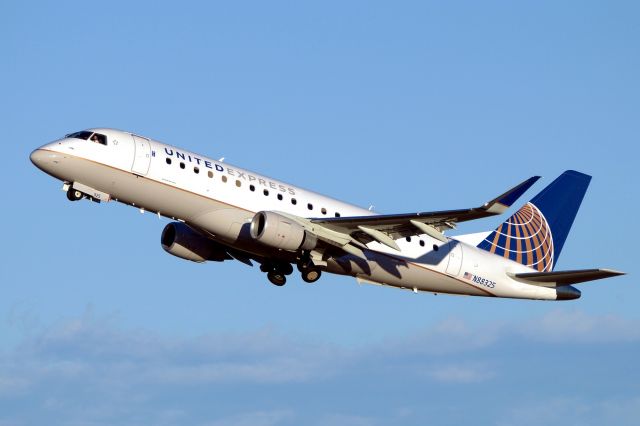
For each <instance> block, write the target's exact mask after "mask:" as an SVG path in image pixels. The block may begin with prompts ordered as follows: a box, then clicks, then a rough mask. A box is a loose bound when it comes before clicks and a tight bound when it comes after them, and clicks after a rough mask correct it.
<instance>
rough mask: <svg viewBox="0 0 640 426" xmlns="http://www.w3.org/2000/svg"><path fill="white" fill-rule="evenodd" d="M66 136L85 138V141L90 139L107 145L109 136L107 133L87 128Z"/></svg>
mask: <svg viewBox="0 0 640 426" xmlns="http://www.w3.org/2000/svg"><path fill="white" fill-rule="evenodd" d="M65 137H67V138H74V139H84V140H85V141H86V140H89V141H91V142H95V143H99V144H102V145H106V144H107V137H106V136H105V135H103V134H100V133H93V132H89V131H87V130H83V131H81V132H75V133H70V134H68V135H67V136H65Z"/></svg>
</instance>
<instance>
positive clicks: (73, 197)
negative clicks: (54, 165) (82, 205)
mask: <svg viewBox="0 0 640 426" xmlns="http://www.w3.org/2000/svg"><path fill="white" fill-rule="evenodd" d="M83 197H84V194H83V193H82V192H80V191H78V190H77V189H73V188H69V190H68V191H67V199H68V200H69V201H78V200H82V198H83Z"/></svg>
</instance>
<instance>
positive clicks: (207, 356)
mask: <svg viewBox="0 0 640 426" xmlns="http://www.w3.org/2000/svg"><path fill="white" fill-rule="evenodd" d="M576 324H577V326H576ZM637 329H638V327H637V323H636V322H634V321H633V320H628V319H623V318H619V317H615V316H591V315H587V314H585V313H580V312H575V311H562V310H557V311H552V312H550V313H548V314H546V315H544V316H541V317H539V318H535V319H532V320H528V321H526V322H514V323H513V324H492V325H490V326H487V325H486V324H482V325H480V324H478V325H476V324H470V323H468V322H465V321H463V320H460V319H455V318H452V319H448V320H445V321H442V322H440V323H438V324H434V325H433V326H431V327H428V328H426V329H425V330H424V331H423V332H421V333H417V334H415V335H412V336H409V337H404V338H402V337H398V338H396V339H393V340H387V341H384V342H383V343H378V344H369V345H365V346H363V347H358V348H355V349H354V348H346V347H339V346H336V345H332V344H329V343H323V342H319V343H318V342H313V341H309V340H308V339H304V338H299V337H290V336H284V335H282V334H279V333H277V332H275V331H274V330H270V329H260V330H256V331H253V332H246V333H237V334H230V333H229V334H209V335H203V336H199V337H196V338H176V337H166V336H159V335H156V334H153V333H148V332H145V331H142V330H122V329H119V328H118V327H115V326H114V324H113V323H112V322H111V321H110V320H108V319H101V318H96V317H95V315H93V314H89V315H85V316H83V317H82V318H79V319H72V320H70V321H66V322H61V323H59V324H56V325H55V326H53V327H51V328H50V329H48V330H45V331H44V332H42V333H41V334H40V335H36V336H33V337H29V338H28V339H27V340H25V341H24V342H23V344H21V345H20V346H19V347H17V348H14V349H13V350H8V351H4V352H2V353H0V411H2V412H0V422H2V420H4V419H18V420H20V419H32V418H36V419H37V420H40V421H24V422H23V423H27V424H38V423H41V422H42V419H49V418H60V419H66V420H69V422H70V423H77V424H88V423H90V424H141V423H154V424H186V423H189V424H207V425H214V426H218V425H227V424H228V425H231V426H237V425H244V424H257V425H261V424H264V425H267V426H270V425H281V424H282V425H288V424H300V423H312V424H313V423H315V422H320V423H318V424H323V425H324V424H331V425H332V424H335V425H357V426H359V425H366V426H368V425H373V424H392V422H391V419H397V418H398V415H397V414H394V413H397V412H398V411H397V410H398V407H399V406H401V407H405V410H406V411H405V417H403V418H404V419H407V420H412V421H417V420H419V419H421V418H422V417H424V415H425V413H426V412H427V411H426V410H425V409H424V407H423V404H424V401H423V400H422V399H421V398H420V397H419V395H421V394H423V393H424V394H431V395H436V396H437V395H438V394H439V391H440V390H441V389H443V388H445V385H446V389H449V390H451V391H455V392H457V393H458V392H466V391H467V389H469V388H473V386H468V385H473V384H481V385H482V386H483V387H485V386H486V387H495V386H501V385H502V386H505V385H506V384H505V383H510V382H509V380H512V378H513V377H517V379H518V381H519V382H522V383H526V381H527V380H531V381H532V382H536V378H534V375H535V374H536V370H535V369H536V368H539V369H541V368H543V369H544V374H545V375H547V376H549V377H555V376H554V375H566V374H565V373H567V372H569V373H572V375H571V377H572V380H578V382H576V383H572V384H569V383H562V382H560V383H554V385H553V386H550V385H549V386H547V383H548V382H547V381H543V382H540V383H537V384H536V386H538V387H542V388H543V389H544V391H545V395H549V398H548V399H546V400H544V401H542V402H541V403H544V410H542V411H540V412H537V411H536V412H533V413H531V414H528V411H527V410H528V409H529V405H528V404H527V403H518V401H517V400H516V398H517V397H518V395H516V394H514V395H513V398H514V401H515V402H514V403H513V404H512V403H511V402H512V401H511V400H510V399H509V398H507V400H506V401H505V404H504V406H505V407H513V408H509V409H508V410H507V411H502V413H501V417H500V421H501V422H502V424H515V423H516V420H517V419H519V418H522V416H526V415H529V416H530V418H532V419H534V420H538V422H539V423H549V424H554V422H557V423H558V424H559V423H561V420H562V419H566V418H567V417H571V416H574V417H575V416H582V415H584V417H585V418H587V417H588V418H589V419H590V418H603V419H614V418H622V419H624V418H625V416H630V415H636V418H637V413H638V411H639V407H640V399H617V400H608V401H606V402H601V401H598V402H597V404H596V405H593V401H592V400H590V399H586V397H583V398H582V399H580V398H578V397H576V398H573V399H572V398H566V397H563V396H562V395H563V394H561V390H562V389H564V390H565V391H566V389H568V388H572V389H575V388H579V386H580V382H579V380H581V377H583V375H582V374H581V373H580V374H576V371H575V369H574V370H571V368H572V367H571V364H565V363H555V362H551V363H549V362H547V361H548V360H547V359H545V358H544V357H547V356H548V355H549V354H550V353H554V349H555V348H556V347H557V346H558V345H564V346H563V351H564V352H563V354H564V356H568V357H571V355H572V353H575V354H579V355H583V354H584V348H583V347H582V346H581V345H582V344H590V345H593V344H596V345H597V344H600V343H603V342H604V343H603V344H601V345H600V346H599V350H601V351H615V350H616V347H620V346H615V345H617V344H623V345H626V346H624V347H625V348H627V349H628V348H629V343H631V344H634V342H639V341H640V339H639V338H638V333H637V331H636V330H637ZM567 342H570V343H572V345H569V346H567V345H566V343H567ZM631 348H632V349H633V348H637V345H636V346H631ZM567 351H568V352H567ZM571 351H575V352H571ZM511 354H517V356H518V357H520V358H518V359H515V358H514V357H513V356H512V355H511ZM609 354H614V355H615V356H618V355H619V354H618V353H615V352H609ZM605 355H606V353H605ZM580 359H581V362H582V364H581V366H580V368H584V369H585V371H589V368H591V363H592V362H593V367H594V368H599V367H600V365H599V363H598V361H597V360H593V361H591V360H590V359H589V358H588V357H584V356H582V357H580ZM539 360H542V361H540V363H538V361H539ZM532 361H533V362H532ZM541 365H544V367H540V366H541ZM523 366H527V368H523ZM567 368H569V371H567ZM538 371H539V372H540V371H542V370H538ZM620 371H622V370H619V371H618V372H617V373H616V374H618V376H617V377H620V374H625V373H620ZM631 371H633V370H631ZM510 378H511V379H510ZM636 379H637V375H636V378H635V379H633V378H632V377H628V378H627V377H626V376H625V377H623V378H622V379H620V378H618V379H617V380H622V383H626V382H625V380H636ZM584 380H585V383H589V382H588V380H589V378H587V377H585V379H584ZM599 380H609V376H608V375H607V376H605V378H604V379H603V378H602V376H599ZM609 385H610V386H611V384H609ZM388 386H391V387H393V386H395V387H393V389H394V390H393V392H396V393H395V394H394V393H391V394H387V390H386V388H387V387H388ZM407 386H408V387H407ZM405 387H407V390H406V392H407V394H406V395H404V394H403V396H402V397H399V394H398V393H397V392H405ZM416 391H418V393H416ZM272 392H273V396H272ZM307 394H308V395H309V397H307V396H306V395H307ZM303 395H304V396H303ZM328 395H329V396H330V397H331V398H336V400H338V399H342V400H344V399H345V398H346V400H349V401H351V399H353V400H354V401H355V402H358V401H359V400H360V405H359V406H360V408H362V401H361V398H363V396H362V395H367V397H368V398H374V399H373V400H372V401H366V402H365V406H368V404H381V405H380V407H384V408H385V409H387V408H388V410H387V411H386V414H380V413H381V408H379V407H376V408H378V410H377V411H376V412H377V413H378V414H377V415H376V416H372V415H370V413H369V412H368V411H367V410H362V409H361V410H360V411H357V410H354V412H349V413H348V414H344V413H343V414H335V413H336V411H335V410H334V407H328V406H326V405H323V404H322V401H323V399H324V398H325V397H326V396H328ZM558 395H560V396H558ZM578 396H579V395H578ZM283 398H284V402H286V403H287V404H289V399H294V400H297V402H298V404H302V406H295V411H292V410H289V409H281V408H279V407H278V406H276V407H275V408H274V404H278V403H280V402H281V401H282V400H283ZM376 398H378V399H377V400H376ZM394 398H396V399H397V400H395V401H396V402H395V405H394V402H393V401H394ZM415 398H418V399H419V403H418V402H416V401H415ZM9 401H14V402H15V401H18V402H21V403H20V404H15V403H13V402H11V403H8V402H9ZM225 401H233V402H234V405H233V406H230V407H229V408H226V407H225ZM239 401H240V402H239ZM301 401H304V402H301ZM382 401H384V403H382ZM3 403H5V405H4V406H3V405H2V404H3ZM387 403H389V405H388V406H386V405H385V404H387ZM590 403H591V404H592V405H589V404H590ZM209 404H213V405H214V406H215V407H217V410H216V413H217V414H218V416H219V418H218V419H216V418H215V417H214V420H213V422H211V421H209V422H208V423H206V421H208V420H210V419H211V417H210V414H211V413H210V412H209V410H207V408H208V406H209ZM427 404H429V403H427ZM434 404H435V402H434ZM307 405H308V406H310V407H316V411H315V412H313V413H312V414H310V413H307V412H306V410H305V407H306V406H307ZM356 405H357V404H356ZM349 406H351V404H350V405H349ZM25 407H32V408H31V409H28V408H25ZM318 407H320V408H318ZM407 407H410V408H407ZM581 407H582V408H581ZM276 408H277V409H276ZM438 410H440V408H439V407H438V406H433V405H432V406H429V408H428V412H429V413H431V414H430V415H433V416H437V415H438V413H439V411H438ZM585 410H586V411H585ZM534 411H535V410H534ZM583 411H584V412H586V413H590V414H589V415H588V416H587V414H584V413H583ZM453 412H455V410H454V411H453ZM36 413H39V416H38V415H36ZM330 413H334V414H330ZM337 413H340V411H337ZM3 416H5V417H3ZM33 416H35V417H33ZM380 416H382V418H381V417H380ZM578 418H579V417H578ZM385 419H386V421H385ZM18 420H16V422H15V423H19V421H18ZM493 420H498V419H496V418H493ZM534 420H532V424H534V423H535V421H534ZM390 422H391V423H390ZM565 426H566V424H565Z"/></svg>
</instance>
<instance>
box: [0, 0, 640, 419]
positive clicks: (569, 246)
mask: <svg viewBox="0 0 640 426" xmlns="http://www.w3.org/2000/svg"><path fill="white" fill-rule="evenodd" d="M639 9H640V8H639V7H638V5H637V4H636V3H635V2H623V1H620V2H618V1H613V2H591V1H587V2H584V1H580V2H578V1H575V2H571V1H567V2H551V1H538V2H520V3H517V4H515V3H513V2H496V1H489V2H464V1H462V2H395V3H386V2H368V1H367V2H364V1H363V2H316V3H311V2H309V3H306V2H305V3H303V2H243V3H229V4H225V3H214V2H202V3H198V2H182V3H180V4H178V3H175V2H159V1H154V2H136V3H135V4H130V3H129V2H120V1H113V2H108V3H104V4H89V3H87V2H68V1H61V2H29V1H25V2H20V3H17V2H5V3H2V4H1V5H0V51H1V52H2V57H3V61H2V65H3V66H2V67H0V89H1V92H0V93H1V94H2V96H1V97H0V117H2V119H1V120H0V123H1V128H2V132H3V141H2V147H3V153H4V158H5V163H4V167H2V168H1V169H0V174H1V176H2V181H3V182H4V196H3V201H2V205H3V206H4V208H5V220H4V226H3V232H2V235H3V241H4V243H3V244H2V245H1V246H0V265H1V269H0V283H1V284H0V292H1V293H0V294H1V296H0V425H5V424H6V425H22V424H25V425H30V424H42V423H43V422H46V423H48V424H61V425H62V424H74V425H75V424H78V425H84V424H92V425H101V424H109V425H113V424H118V425H132V424H148V423H153V424H198V425H231V426H235V425H249V424H250V425H258V426H261V425H267V426H272V425H274V426H276V425H277V426H280V425H294V424H312V425H313V424H318V425H320V424H322V425H391V424H407V425H414V424H415V425H423V424H425V423H426V422H428V421H431V422H434V423H438V424H470V423H472V422H473V423H474V424H475V423H478V422H479V423H484V424H496V425H511V424H518V425H522V424H525V425H526V424H549V425H555V424H562V425H572V424H581V425H584V424H587V425H590V424H593V425H596V424H598V425H599V424H603V423H610V424H620V425H624V424H636V423H637V420H638V418H640V385H638V383H640V372H639V370H638V367H637V362H636V360H637V359H638V356H639V355H640V333H639V332H638V330H640V314H639V312H640V309H638V307H637V306H638V300H639V296H640V291H639V290H638V286H637V282H636V279H635V274H636V271H637V267H636V265H635V252H636V251H637V249H636V246H635V244H633V241H635V240H637V237H638V231H637V225H635V222H634V221H633V220H632V219H633V217H634V216H635V212H636V211H637V210H638V208H639V207H640V206H639V205H638V204H639V203H638V197H637V195H638V190H637V181H638V179H637V167H636V163H637V157H638V150H637V148H636V145H637V141H638V136H639V135H640V131H639V127H638V111H640V101H639V99H640V86H639V84H638V75H640V52H639V50H640V48H639V46H640V43H639V42H640V29H639V28H638V26H637V22H636V21H637V19H636V17H637V16H638V12H640V10H639ZM94 126H107V127H115V128H121V129H125V130H129V131H133V132H136V133H139V134H143V135H147V136H149V137H152V138H155V139H158V140H161V141H164V142H167V143H170V144H174V145H179V146H183V147H185V148H187V149H189V150H192V151H196V152H201V153H203V154H206V155H209V156H212V157H222V156H224V157H226V159H227V160H226V161H228V162H230V163H233V164H237V165H240V166H243V167H246V168H249V169H253V170H256V171H258V172H261V173H264V174H267V175H271V176H274V177H278V178H279V179H282V180H285V181H289V182H293V183H296V184H298V185H300V186H303V187H307V188H310V189H314V190H316V191H318V192H322V193H325V194H327V195H331V196H334V197H336V198H340V199H344V200H350V201H352V202H354V203H355V204H358V205H362V206H365V207H366V206H369V205H370V204H373V205H375V206H376V209H377V210H378V211H380V212H386V213H392V212H410V211H417V210H439V209H447V208H461V207H469V206H472V205H476V204H479V203H481V202H484V201H486V200H487V199H489V198H491V197H493V196H495V195H497V194H498V193H500V192H501V191H503V190H505V189H507V188H508V187H510V186H511V185H513V184H515V183H517V182H519V181H521V180H523V179H525V178H527V177H528V176H531V175H538V174H539V175H542V176H543V177H544V178H545V179H544V180H543V182H541V183H538V184H537V185H536V186H535V187H534V188H533V189H532V190H531V191H530V193H529V194H526V195H525V198H530V197H532V196H533V195H535V193H536V191H538V190H540V189H541V188H542V187H543V186H544V185H545V184H547V183H549V182H550V181H551V180H552V179H553V178H555V177H556V176H557V175H558V174H560V173H561V172H562V171H564V170H566V169H570V168H571V169H576V170H580V171H582V172H585V173H589V174H591V175H593V176H594V179H593V181H592V184H591V186H590V188H589V191H588V192H587V195H586V198H585V200H584V202H583V204H582V208H581V210H580V212H579V214H578V216H577V218H576V221H575V223H574V227H573V231H572V233H571V234H570V235H569V238H568V240H567V242H566V244H565V246H564V249H563V252H562V257H561V258H560V261H559V264H558V268H561V269H573V268H588V267H611V268H615V269H620V270H624V271H627V272H629V275H627V276H625V277H621V278H616V279H612V280H607V281H601V282H595V283H590V284H585V285H583V286H582V287H581V289H582V290H583V297H582V298H581V299H579V300H577V301H573V302H565V303H544V302H529V301H512V300H493V299H483V298H465V297H447V296H437V297H434V296H432V295H427V294H421V295H414V294H412V293H410V292H404V291H400V290H395V289H385V288H378V287H375V286H359V285H358V284H356V283H355V281H354V280H353V279H349V278H346V277H338V276H324V277H323V279H322V280H321V281H320V282H318V283H317V284H316V285H313V286H309V285H306V284H304V283H303V282H302V281H301V279H299V278H293V279H291V280H290V282H289V283H288V284H287V285H286V286H285V287H283V288H276V287H274V286H272V285H270V284H268V282H267V281H266V278H265V277H264V276H263V274H261V273H260V272H259V271H258V270H257V268H249V267H247V266H245V265H242V264H240V263H237V262H236V263H229V262H225V263H223V264H206V265H196V264H192V263H188V262H185V261H182V260H180V259H177V258H172V257H171V256H169V255H167V254H166V253H164V251H163V250H162V249H161V248H160V244H159V239H160V232H161V230H162V228H163V226H164V225H165V223H166V222H165V221H164V220H158V219H157V218H156V217H154V216H152V215H141V214H140V213H138V212H137V211H136V210H134V209H131V208H127V207H124V206H120V205H115V204H107V205H95V204H92V203H75V204H73V205H72V204H70V203H69V202H68V201H67V200H66V198H65V197H64V193H62V192H61V191H60V190H59V189H60V185H59V183H58V182H56V181H54V180H53V179H52V178H50V177H48V176H46V175H44V174H43V173H41V172H39V171H38V170H37V169H35V168H34V167H33V166H32V165H31V164H30V163H29V160H28V155H29V153H30V152H31V150H32V149H34V148H35V147H37V146H40V145H42V144H44V143H46V142H48V141H50V140H53V139H55V138H57V137H59V136H61V135H63V134H65V133H68V132H70V131H74V130H79V129H83V128H87V127H94ZM497 223H498V220H494V219H485V220H483V221H478V222H477V223H469V224H464V225H463V226H461V227H460V229H459V232H461V233H467V232H476V231H482V230H488V229H492V228H494V227H495V226H496V224H497Z"/></svg>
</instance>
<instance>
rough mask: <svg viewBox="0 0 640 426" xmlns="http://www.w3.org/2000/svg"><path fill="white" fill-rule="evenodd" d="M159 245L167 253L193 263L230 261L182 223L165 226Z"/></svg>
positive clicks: (219, 248)
mask: <svg viewBox="0 0 640 426" xmlns="http://www.w3.org/2000/svg"><path fill="white" fill-rule="evenodd" d="M160 243H161V244H162V248H163V249H164V250H165V251H166V252H167V253H169V254H172V255H174V256H177V257H180V258H182V259H186V260H191V261H193V262H204V261H206V260H214V261H217V262H222V261H223V260H226V259H231V257H230V256H229V255H228V254H227V252H226V251H225V250H224V249H223V248H222V247H220V246H218V245H217V244H216V243H215V242H213V241H212V240H211V239H209V238H207V237H206V236H204V235H202V234H201V233H199V232H198V231H195V230H194V229H193V228H191V227H189V226H187V225H185V224H184V223H182V222H171V223H170V224H168V225H167V226H165V227H164V229H163V230H162V237H161V238H160Z"/></svg>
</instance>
